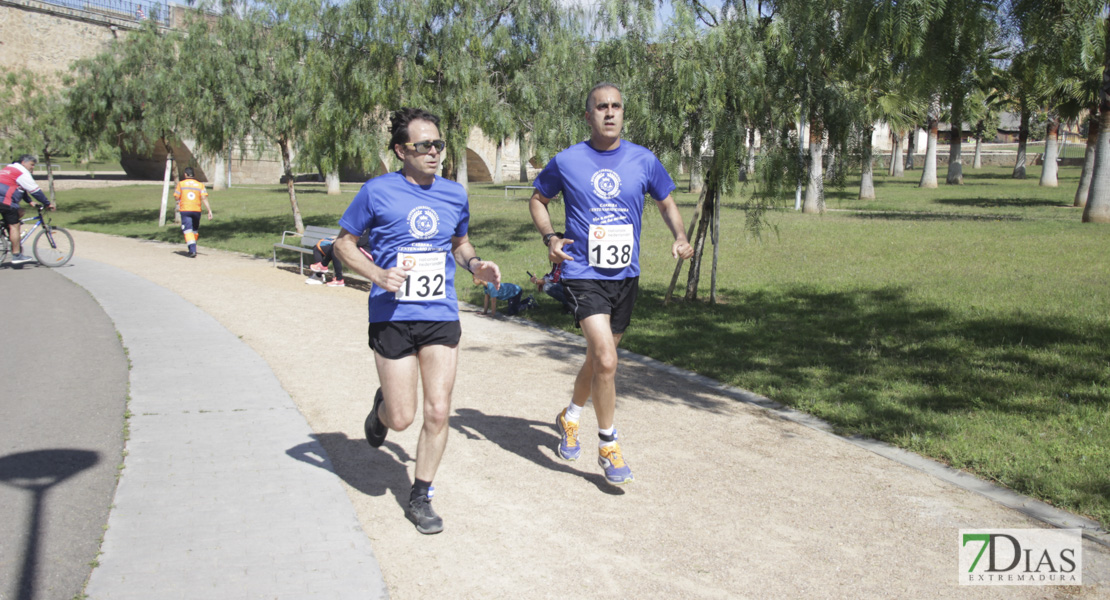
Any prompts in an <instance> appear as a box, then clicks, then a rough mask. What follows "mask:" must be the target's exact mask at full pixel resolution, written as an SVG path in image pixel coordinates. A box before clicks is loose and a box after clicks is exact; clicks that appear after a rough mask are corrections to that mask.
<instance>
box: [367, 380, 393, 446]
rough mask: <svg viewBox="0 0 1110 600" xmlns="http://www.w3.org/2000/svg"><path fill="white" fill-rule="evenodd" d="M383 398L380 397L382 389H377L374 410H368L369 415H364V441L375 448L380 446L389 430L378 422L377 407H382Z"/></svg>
mask: <svg viewBox="0 0 1110 600" xmlns="http://www.w3.org/2000/svg"><path fill="white" fill-rule="evenodd" d="M384 400H385V397H384V396H382V388H378V392H377V393H376V394H374V408H372V409H370V414H368V415H366V424H365V425H364V429H365V430H366V441H367V442H369V444H370V445H371V446H373V447H375V448H378V447H380V446H381V445H382V442H384V441H385V434H387V433H389V428H388V427H386V426H385V425H384V424H382V422H381V421H380V420H378V407H379V406H381V405H382V402H383V401H384Z"/></svg>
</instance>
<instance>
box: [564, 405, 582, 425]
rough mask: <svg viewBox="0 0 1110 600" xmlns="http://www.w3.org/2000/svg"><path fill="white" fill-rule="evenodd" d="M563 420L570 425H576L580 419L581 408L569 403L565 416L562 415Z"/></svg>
mask: <svg viewBox="0 0 1110 600" xmlns="http://www.w3.org/2000/svg"><path fill="white" fill-rule="evenodd" d="M563 418H564V419H566V420H567V421H570V422H571V423H577V422H578V421H579V420H580V419H581V418H582V407H581V406H578V405H577V404H575V403H574V402H571V403H570V406H568V407H567V414H565V415H563Z"/></svg>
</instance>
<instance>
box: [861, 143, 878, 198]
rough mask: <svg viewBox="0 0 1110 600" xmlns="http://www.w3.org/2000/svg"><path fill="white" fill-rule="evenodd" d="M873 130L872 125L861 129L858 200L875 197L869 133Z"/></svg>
mask: <svg viewBox="0 0 1110 600" xmlns="http://www.w3.org/2000/svg"><path fill="white" fill-rule="evenodd" d="M874 131H875V128H874V127H866V128H864V130H863V176H862V177H860V182H859V199H860V200H874V199H875V177H874V162H875V161H874V158H873V157H872V148H871V134H872V133H873V132H874Z"/></svg>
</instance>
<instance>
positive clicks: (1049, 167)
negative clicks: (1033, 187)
mask: <svg viewBox="0 0 1110 600" xmlns="http://www.w3.org/2000/svg"><path fill="white" fill-rule="evenodd" d="M1045 130H1046V131H1045V138H1044V166H1043V167H1042V168H1041V181H1040V185H1041V186H1042V187H1056V186H1058V185H1060V182H1059V179H1057V177H1056V173H1057V171H1058V170H1059V167H1058V165H1057V164H1056V156H1057V154H1059V152H1058V148H1059V146H1058V145H1057V141H1058V140H1059V139H1060V116H1059V115H1057V114H1055V113H1049V115H1048V126H1047V127H1046V128H1045Z"/></svg>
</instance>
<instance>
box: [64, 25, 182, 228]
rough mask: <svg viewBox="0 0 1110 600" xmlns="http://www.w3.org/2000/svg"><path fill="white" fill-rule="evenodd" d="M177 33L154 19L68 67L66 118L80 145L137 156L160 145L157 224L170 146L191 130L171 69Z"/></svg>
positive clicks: (163, 201) (169, 169) (160, 222)
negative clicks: (110, 148)
mask: <svg viewBox="0 0 1110 600" xmlns="http://www.w3.org/2000/svg"><path fill="white" fill-rule="evenodd" d="M179 42H180V35H179V34H178V33H177V32H174V31H173V30H166V31H164V30H161V29H159V27H158V26H157V24H156V22H155V20H153V19H151V20H148V21H145V22H144V23H143V26H142V27H141V28H139V29H138V30H136V31H133V32H131V33H130V34H128V35H127V36H126V37H124V38H122V39H118V40H113V41H112V43H111V45H110V46H109V47H108V49H107V50H106V51H105V52H103V53H101V54H99V55H97V56H94V57H91V58H87V59H82V60H79V61H77V62H75V63H74V65H73V66H72V70H73V80H72V83H71V85H70V86H69V90H68V104H67V105H68V108H69V111H68V112H69V119H70V123H71V125H72V126H73V131H74V132H75V133H76V134H77V136H78V139H79V140H80V141H81V143H83V144H85V145H91V146H97V145H101V144H108V145H112V146H115V147H118V148H120V149H122V150H124V151H126V152H130V153H133V154H137V155H143V154H148V153H149V152H150V151H151V150H153V149H154V146H155V144H156V143H161V144H162V145H163V146H164V147H165V149H166V168H165V174H164V178H163V185H162V198H161V208H160V211H159V216H158V225H159V226H160V227H161V226H164V225H165V224H166V206H167V197H168V195H169V184H170V180H171V177H172V175H173V173H172V165H173V146H174V143H175V142H177V141H178V140H179V139H180V138H182V137H186V136H188V135H189V134H190V133H191V132H192V123H193V121H192V120H191V119H190V118H189V116H188V112H187V108H188V106H189V96H188V93H189V84H188V82H187V81H186V80H185V79H184V78H182V77H181V76H180V73H179V72H178V71H177V70H176V65H177V63H178V44H179Z"/></svg>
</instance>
